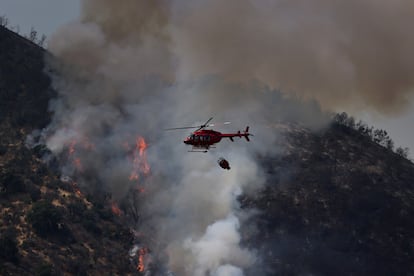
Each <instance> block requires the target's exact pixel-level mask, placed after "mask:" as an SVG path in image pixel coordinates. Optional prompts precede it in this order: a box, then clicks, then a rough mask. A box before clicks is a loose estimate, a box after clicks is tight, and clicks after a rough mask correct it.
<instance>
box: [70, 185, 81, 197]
mask: <svg viewBox="0 0 414 276" xmlns="http://www.w3.org/2000/svg"><path fill="white" fill-rule="evenodd" d="M72 186H73V189H74V190H75V194H76V195H77V196H78V197H81V196H82V192H81V191H80V189H79V187H78V183H76V182H73V183H72Z"/></svg>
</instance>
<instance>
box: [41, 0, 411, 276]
mask: <svg viewBox="0 0 414 276" xmlns="http://www.w3.org/2000/svg"><path fill="white" fill-rule="evenodd" d="M82 3H83V5H82V6H83V9H82V16H81V18H80V19H79V20H78V21H76V22H73V23H71V24H68V25H65V26H63V27H62V28H60V29H59V30H58V31H57V32H56V33H55V34H54V36H53V37H52V38H51V39H50V41H49V44H48V45H49V48H50V50H51V51H52V52H53V53H54V54H55V56H56V57H57V58H58V59H59V63H54V64H51V66H52V67H54V68H56V69H57V70H58V71H59V72H60V75H59V76H54V81H53V84H54V86H55V88H56V89H57V91H58V92H59V98H58V99H56V100H55V101H54V102H52V103H51V109H52V110H53V111H54V112H55V116H54V120H53V122H52V124H51V125H50V126H49V128H48V132H47V144H48V146H49V147H50V148H51V149H52V151H53V152H55V153H57V154H59V153H62V152H65V151H67V150H68V148H70V146H71V145H73V144H74V143H75V144H76V145H78V147H77V149H76V153H75V154H76V156H75V157H74V158H76V159H79V160H80V161H81V165H82V166H81V167H78V168H74V166H75V165H76V164H74V163H73V161H76V160H74V158H72V159H68V162H67V164H66V165H65V166H64V168H63V172H64V173H66V174H69V175H73V174H75V173H76V174H77V175H78V177H79V178H80V179H81V183H80V185H83V186H84V187H93V188H94V189H101V190H104V191H109V192H111V194H112V196H113V198H114V199H115V200H122V199H123V198H125V197H126V196H127V195H128V193H129V191H130V190H131V188H133V187H134V186H135V185H137V182H138V185H144V184H145V186H146V187H147V189H148V191H149V192H148V193H149V195H150V196H147V197H146V198H145V199H143V203H142V206H141V207H140V208H141V209H140V210H141V214H140V215H141V220H140V224H139V228H140V230H142V231H143V232H144V233H147V234H150V235H152V236H153V238H154V239H155V240H157V241H159V243H160V244H161V245H159V247H160V248H162V250H165V251H166V252H167V254H168V261H167V262H168V266H169V268H170V269H171V270H173V271H175V272H177V273H178V274H179V275H205V274H206V273H209V274H210V275H243V269H244V268H247V267H249V266H251V265H253V264H254V262H255V260H256V258H257V256H255V255H254V254H253V253H252V252H253V251H252V250H249V249H246V248H243V247H241V246H240V239H241V237H240V234H239V231H238V230H239V226H240V223H242V221H243V219H242V218H243V217H244V216H245V214H242V213H241V211H240V210H239V208H238V203H237V200H236V198H237V196H238V195H240V194H241V193H242V192H243V191H245V192H248V191H250V192H251V191H254V189H256V188H257V187H260V186H261V185H262V184H263V183H264V181H265V177H264V174H263V172H262V169H261V168H260V167H258V165H257V163H256V161H255V156H256V154H258V153H261V154H277V153H278V149H277V148H275V147H274V141H275V140H276V139H280V137H278V135H277V133H275V132H274V130H273V129H271V128H269V126H270V125H271V124H272V123H274V122H276V121H278V120H282V119H289V120H297V121H301V122H304V123H305V124H306V125H308V126H311V127H314V128H317V127H321V126H323V125H324V124H325V123H326V121H327V120H326V117H325V116H324V115H323V114H322V113H321V112H320V110H319V107H318V104H317V103H315V102H311V103H308V104H302V103H300V104H299V103H298V101H297V100H295V99H294V98H299V99H309V100H313V99H314V100H317V101H318V102H319V103H320V104H322V106H323V107H324V108H327V109H329V108H336V107H343V106H349V105H352V106H354V107H365V106H369V107H371V108H375V109H378V110H381V111H384V112H392V111H396V110H398V109H399V108H401V107H402V106H404V105H405V103H406V100H407V99H408V98H409V96H410V94H409V93H410V92H411V90H412V86H413V80H414V78H413V76H412V74H413V73H412V72H414V71H413V70H412V69H413V64H414V58H413V57H414V55H412V51H413V50H412V49H414V48H413V47H412V46H414V45H413V39H412V36H410V35H409V32H408V30H409V26H411V25H412V24H410V23H413V22H412V21H413V18H414V17H413V16H412V13H414V9H412V6H413V4H411V2H409V1H399V2H398V3H397V2H393V4H391V3H389V2H385V1H368V2H364V3H360V2H357V1H354V0H352V1H347V2H346V3H342V2H339V1H323V0H318V1H312V2H309V1H263V2H260V3H258V2H257V1H256V2H253V1H247V0H237V1H235V0H233V1H216V0H213V1H208V2H207V1H199V0H196V1H181V0H175V1H161V0H159V1H149V2H148V1H133V0H127V1H122V3H121V2H115V1H110V0H104V1H101V0H99V1H98V0H84V1H83V2H82ZM276 88H280V89H282V91H283V93H284V94H282V93H280V92H278V91H276V90H275V89H276ZM211 116H214V117H215V121H218V122H219V121H224V120H231V121H232V122H233V123H234V124H233V125H232V126H231V127H226V129H220V127H217V129H219V130H222V131H223V132H230V131H235V130H238V129H244V128H245V127H246V125H250V127H251V129H252V132H253V133H255V134H256V136H255V137H253V141H252V142H251V143H249V144H247V142H246V141H244V140H241V141H237V143H236V142H235V143H231V142H230V141H222V142H221V143H220V144H218V147H217V149H216V150H213V151H211V152H210V153H208V154H203V155H201V154H190V153H187V148H186V147H185V145H184V144H183V143H182V142H181V141H182V139H183V138H184V137H185V136H186V135H187V133H186V132H179V131H178V132H164V131H162V129H163V128H167V127H176V126H182V125H188V124H201V123H203V122H204V121H205V120H207V119H208V118H209V117H211ZM139 136H142V137H144V138H145V139H146V141H147V142H148V143H149V146H148V149H147V156H148V161H149V163H150V166H151V176H149V177H148V176H145V175H144V173H143V172H142V171H139V177H138V180H134V181H131V180H130V179H129V178H130V175H131V170H134V165H133V164H132V163H131V161H132V160H131V145H134V143H135V140H136V139H137V137H139ZM219 155H223V156H225V157H226V158H227V159H228V160H230V162H231V167H232V169H231V170H230V171H223V170H221V169H220V168H219V167H218V165H217V164H216V160H217V158H218V157H219Z"/></svg>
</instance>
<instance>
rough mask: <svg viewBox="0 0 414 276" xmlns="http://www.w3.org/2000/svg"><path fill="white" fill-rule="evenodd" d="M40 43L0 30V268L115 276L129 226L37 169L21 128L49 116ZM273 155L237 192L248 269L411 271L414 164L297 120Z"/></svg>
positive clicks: (122, 268)
mask: <svg viewBox="0 0 414 276" xmlns="http://www.w3.org/2000/svg"><path fill="white" fill-rule="evenodd" d="M45 54H46V53H45V51H44V50H43V49H41V48H39V47H37V46H36V45H35V44H33V43H31V42H29V41H27V40H25V39H23V38H21V37H19V36H18V35H16V34H14V33H12V32H10V31H8V30H6V29H4V28H2V27H0V207H1V217H0V231H1V232H0V235H1V236H0V249H1V250H0V274H1V275H55V274H58V275H59V274H67V275H86V274H91V275H125V274H128V273H130V271H131V269H130V264H129V260H128V255H127V254H128V249H129V247H130V246H131V237H130V234H129V231H128V229H126V228H125V227H124V226H122V225H123V224H122V223H121V222H120V221H119V220H120V218H118V217H116V216H114V215H113V214H112V212H111V210H110V207H109V205H108V202H106V201H105V200H98V199H96V198H93V197H90V196H85V195H84V194H82V193H81V192H80V191H79V190H78V188H77V186H76V184H75V183H73V182H72V181H70V179H61V177H60V175H59V173H58V172H57V171H56V170H54V169H53V168H51V167H47V166H46V165H45V164H44V163H43V162H42V160H41V158H40V157H41V156H42V155H43V154H44V153H45V152H47V149H46V148H44V147H41V146H39V147H36V148H34V149H29V148H27V147H26V146H25V140H26V137H27V135H28V134H29V133H30V132H31V131H32V130H34V129H38V128H43V127H45V126H46V125H47V124H48V122H49V121H50V114H49V112H48V109H47V106H48V101H49V99H50V98H51V97H53V95H54V92H53V90H52V89H51V88H50V80H49V78H48V77H47V76H46V75H45V74H44V73H43V70H44V63H43V60H44V55H45ZM275 131H278V132H280V133H282V134H283V136H284V137H285V139H281V140H280V143H282V144H281V145H279V146H280V148H281V149H285V152H283V153H282V154H278V155H277V156H270V155H269V156H259V157H258V162H260V164H261V165H262V166H263V167H264V168H265V171H266V173H267V175H266V176H267V178H266V179H267V182H266V184H265V185H264V187H263V189H262V190H261V191H259V192H256V193H254V194H251V195H244V196H241V197H240V204H241V208H244V209H255V210H257V211H258V212H257V213H256V215H253V216H251V217H250V220H251V221H250V222H251V223H249V221H247V223H244V224H243V227H242V234H243V243H244V244H245V245H246V246H247V247H252V248H255V249H257V253H258V254H257V255H258V256H260V258H259V263H258V264H257V265H256V266H255V267H252V268H251V269H250V270H249V271H247V272H246V274H247V275H413V274H414V258H413V256H414V223H413V217H414V206H413V205H414V165H413V164H412V163H411V162H410V161H408V160H407V159H405V158H403V157H401V156H399V155H397V154H395V153H393V152H392V151H390V150H388V149H386V148H384V147H382V146H380V145H378V144H376V143H373V142H372V141H371V140H370V139H368V138H367V137H366V136H364V135H362V134H360V133H359V132H357V131H355V130H353V129H351V128H348V127H346V126H344V125H341V124H337V123H332V124H331V125H330V126H329V127H327V128H326V129H325V130H323V131H320V132H318V133H317V134H315V133H313V132H311V131H309V130H307V129H306V128H303V127H301V126H300V125H299V124H292V123H290V124H288V123H283V124H280V125H276V126H275Z"/></svg>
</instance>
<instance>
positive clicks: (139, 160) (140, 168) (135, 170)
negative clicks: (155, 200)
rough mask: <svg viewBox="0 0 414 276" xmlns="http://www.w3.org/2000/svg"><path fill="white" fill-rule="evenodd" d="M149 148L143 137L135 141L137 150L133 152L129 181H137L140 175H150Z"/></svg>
mask: <svg viewBox="0 0 414 276" xmlns="http://www.w3.org/2000/svg"><path fill="white" fill-rule="evenodd" d="M147 148H148V145H147V143H146V142H145V140H144V138H143V137H138V138H137V139H136V141H135V148H134V152H133V156H134V158H133V161H132V162H133V163H132V172H131V174H130V176H129V180H131V181H137V180H138V179H139V176H140V173H142V174H144V175H148V174H149V173H150V166H149V164H148V161H147V154H146V150H147Z"/></svg>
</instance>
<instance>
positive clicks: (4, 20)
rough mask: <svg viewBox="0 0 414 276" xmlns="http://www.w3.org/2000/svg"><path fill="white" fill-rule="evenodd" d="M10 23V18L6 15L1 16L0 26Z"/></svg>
mask: <svg viewBox="0 0 414 276" xmlns="http://www.w3.org/2000/svg"><path fill="white" fill-rule="evenodd" d="M8 24H9V19H8V18H7V17H6V16H5V15H2V16H0V26H3V27H7V25H8Z"/></svg>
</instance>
